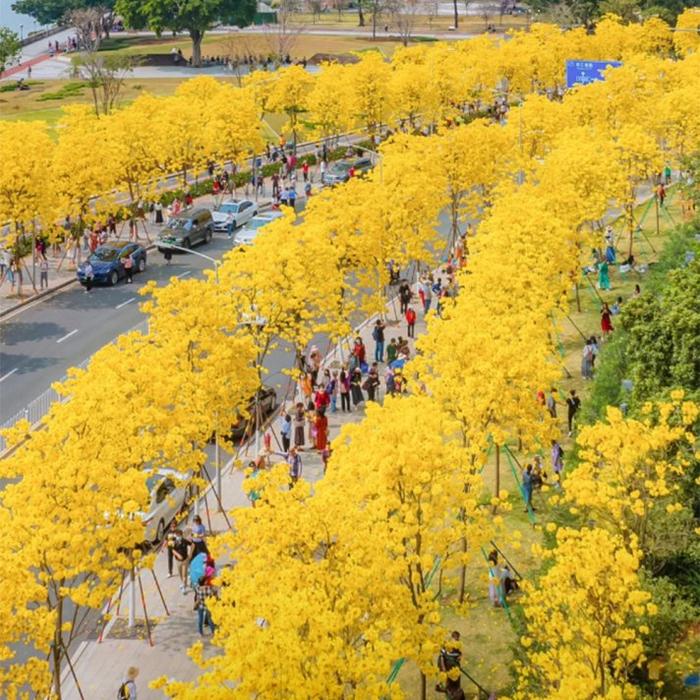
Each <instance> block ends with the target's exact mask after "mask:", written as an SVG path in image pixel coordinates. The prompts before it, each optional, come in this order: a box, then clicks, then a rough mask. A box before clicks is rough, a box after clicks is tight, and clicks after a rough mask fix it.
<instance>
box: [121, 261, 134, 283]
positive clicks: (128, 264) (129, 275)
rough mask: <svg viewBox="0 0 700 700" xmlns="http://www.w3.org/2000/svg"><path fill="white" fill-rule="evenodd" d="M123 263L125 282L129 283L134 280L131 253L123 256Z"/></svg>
mask: <svg viewBox="0 0 700 700" xmlns="http://www.w3.org/2000/svg"><path fill="white" fill-rule="evenodd" d="M123 265H124V272H125V273H126V283H127V284H131V283H132V282H133V281H134V259H133V258H132V257H131V255H127V256H126V257H125V258H124V261H123Z"/></svg>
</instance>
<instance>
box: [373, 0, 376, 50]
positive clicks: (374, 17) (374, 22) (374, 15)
mask: <svg viewBox="0 0 700 700" xmlns="http://www.w3.org/2000/svg"><path fill="white" fill-rule="evenodd" d="M376 40H377V5H376V3H375V5H374V10H373V11H372V41H376Z"/></svg>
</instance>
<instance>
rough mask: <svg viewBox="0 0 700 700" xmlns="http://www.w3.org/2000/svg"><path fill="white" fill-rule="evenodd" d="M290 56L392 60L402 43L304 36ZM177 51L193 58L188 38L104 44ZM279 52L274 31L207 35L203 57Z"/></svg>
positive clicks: (136, 50)
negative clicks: (372, 54) (368, 55)
mask: <svg viewBox="0 0 700 700" xmlns="http://www.w3.org/2000/svg"><path fill="white" fill-rule="evenodd" d="M289 45H290V46H289V54H290V56H291V57H292V59H293V60H301V59H302V58H304V57H306V58H311V57H312V56H313V55H314V54H317V53H328V54H334V55H340V54H344V53H351V52H353V51H375V50H379V51H381V52H382V53H384V54H385V55H386V56H387V57H390V56H391V55H392V53H393V52H394V50H395V49H396V47H397V46H400V45H401V42H400V41H398V40H397V39H396V38H393V39H386V38H385V37H378V40H377V41H372V39H371V38H368V37H361V36H357V37H355V36H322V35H321V36H317V35H314V34H311V35H309V34H300V35H299V36H297V37H295V38H294V39H292V40H290V41H289ZM173 49H176V50H177V49H180V50H182V53H183V55H184V57H185V58H186V59H188V58H190V56H191V55H192V42H191V41H190V39H189V37H187V36H178V37H161V38H157V37H154V36H153V37H149V36H133V35H123V36H119V35H117V36H115V37H113V38H111V39H109V40H107V41H105V42H103V44H102V49H101V50H102V51H103V52H110V53H118V54H122V55H126V56H139V55H144V54H169V53H170V52H171V51H172V50H173ZM277 51H278V35H277V34H275V32H274V29H271V30H270V31H269V32H260V33H259V34H253V33H247V32H246V33H236V32H232V33H230V34H212V33H210V34H206V35H205V37H204V40H203V42H202V56H203V57H207V56H229V55H230V56H236V55H239V56H243V55H249V54H253V55H256V56H259V55H268V54H275V53H277Z"/></svg>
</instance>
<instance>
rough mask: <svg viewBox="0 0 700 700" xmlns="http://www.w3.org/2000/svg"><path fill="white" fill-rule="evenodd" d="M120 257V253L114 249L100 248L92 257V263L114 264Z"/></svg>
mask: <svg viewBox="0 0 700 700" xmlns="http://www.w3.org/2000/svg"><path fill="white" fill-rule="evenodd" d="M118 257H119V251H118V250H116V249H114V248H98V249H97V250H96V251H95V252H94V253H93V254H92V255H91V256H90V262H112V260H116V259H117V258H118Z"/></svg>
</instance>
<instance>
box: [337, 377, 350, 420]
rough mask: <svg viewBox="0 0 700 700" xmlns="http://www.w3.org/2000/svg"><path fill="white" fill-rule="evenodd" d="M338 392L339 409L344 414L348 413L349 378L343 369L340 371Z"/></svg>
mask: <svg viewBox="0 0 700 700" xmlns="http://www.w3.org/2000/svg"><path fill="white" fill-rule="evenodd" d="M338 391H339V392H340V408H341V410H342V411H344V412H345V413H349V412H350V410H351V408H350V378H349V377H348V374H347V372H346V371H345V369H341V370H340V382H339V386H338Z"/></svg>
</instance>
